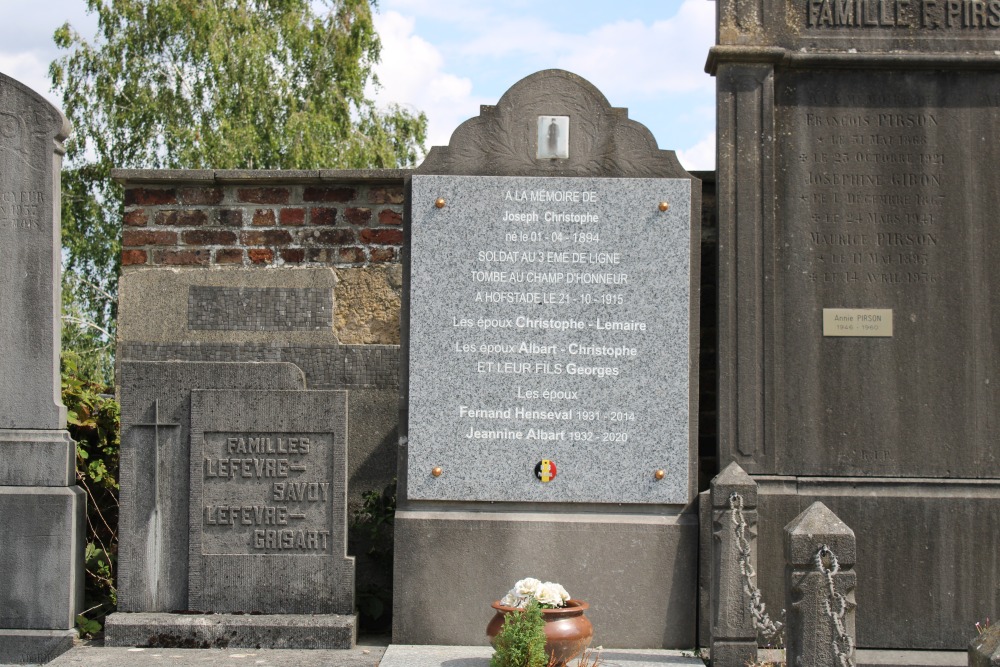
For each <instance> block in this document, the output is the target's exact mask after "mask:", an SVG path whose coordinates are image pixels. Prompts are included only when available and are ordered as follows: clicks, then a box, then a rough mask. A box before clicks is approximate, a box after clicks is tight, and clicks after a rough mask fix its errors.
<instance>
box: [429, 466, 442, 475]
mask: <svg viewBox="0 0 1000 667" xmlns="http://www.w3.org/2000/svg"><path fill="white" fill-rule="evenodd" d="M442 472H444V471H443V470H441V466H434V469H433V470H431V474H432V475H434V476H435V477H440V476H441V473H442Z"/></svg>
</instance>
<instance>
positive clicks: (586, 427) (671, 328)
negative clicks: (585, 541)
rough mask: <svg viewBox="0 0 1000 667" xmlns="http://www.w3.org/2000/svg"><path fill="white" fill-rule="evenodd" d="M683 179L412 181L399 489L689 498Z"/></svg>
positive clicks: (533, 496) (687, 232)
mask: <svg viewBox="0 0 1000 667" xmlns="http://www.w3.org/2000/svg"><path fill="white" fill-rule="evenodd" d="M690 198H691V192H690V180H688V179H666V178H664V179H651V178H650V179H603V178H540V177H533V178H528V177H524V178H519V177H475V176H422V175H415V176H414V177H413V181H412V228H411V247H412V260H411V266H412V268H411V289H410V367H409V371H410V413H409V477H408V497H409V498H411V499H438V500H479V501H503V500H507V501H532V502H535V501H561V502H567V501H571V502H598V503H661V504H684V503H687V502H688V499H689V492H690V490H689V482H690V479H691V477H690V476H691V474H692V473H691V470H690V465H691V464H690V456H689V431H688V429H689V403H688V401H689V384H688V380H689V377H688V374H689V367H690V365H689V361H690V360H689V350H690V345H689V342H690V341H689V338H688V336H689V325H690V315H689V312H690V309H689V296H690V282H691V276H690V250H691V248H690V238H691V227H690V224H691V221H690V210H691V199H690Z"/></svg>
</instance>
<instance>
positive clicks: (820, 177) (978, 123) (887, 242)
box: [707, 0, 1000, 650]
mask: <svg viewBox="0 0 1000 667" xmlns="http://www.w3.org/2000/svg"><path fill="white" fill-rule="evenodd" d="M717 6H718V45H717V46H716V47H715V48H713V49H712V52H711V54H710V56H709V59H708V65H707V69H708V71H709V72H711V73H712V74H713V75H714V76H715V77H716V81H717V89H718V133H719V144H718V145H719V155H718V187H719V225H720V241H719V247H720V265H721V273H720V278H719V294H720V307H719V331H720V345H719V359H720V362H719V363H720V369H719V377H720V387H719V417H720V426H719V437H720V443H719V449H720V463H722V464H723V465H724V464H725V463H726V462H728V461H736V462H738V463H739V464H740V465H741V466H742V467H743V468H745V469H746V470H747V471H748V472H749V473H750V474H751V475H752V476H753V478H754V479H755V480H756V481H757V483H758V484H759V497H758V507H757V509H758V512H759V517H760V523H759V538H758V545H759V546H760V553H759V557H758V562H759V564H760V568H759V572H760V582H761V586H762V589H763V591H764V599H765V600H766V601H771V606H772V607H774V606H775V605H776V604H777V603H776V602H774V601H776V600H780V599H781V596H782V593H781V577H782V573H781V562H782V559H781V544H782V540H781V530H782V527H783V526H784V525H785V524H786V523H788V522H789V521H790V520H791V519H792V518H793V517H795V516H796V515H797V514H798V513H800V512H801V511H802V510H804V509H805V508H806V507H808V506H809V505H810V504H812V503H813V502H814V501H821V502H823V503H824V504H825V505H827V506H828V507H829V508H830V509H831V510H833V511H834V512H835V513H836V514H837V515H838V516H839V517H841V518H842V519H843V521H844V522H845V523H846V524H847V525H849V526H851V527H852V528H853V529H854V531H855V533H856V535H857V550H858V553H857V563H858V568H857V570H858V586H857V591H858V592H857V605H858V610H857V633H858V634H857V643H858V646H859V647H862V648H886V649H890V648H893V649H962V650H964V649H965V647H966V646H967V643H968V639H969V633H970V628H972V627H973V624H974V623H975V622H976V620H978V619H980V618H985V617H986V616H988V615H991V614H993V615H995V614H996V607H995V605H996V600H997V590H998V589H1000V569H997V567H996V562H995V558H994V557H993V554H996V553H998V552H1000V450H998V445H997V436H996V434H997V431H998V427H1000V380H998V376H1000V296H998V295H1000V279H998V274H997V272H996V270H995V267H996V265H997V263H998V260H1000V227H998V226H997V224H996V212H997V210H998V209H1000V182H998V180H997V176H996V173H997V165H998V164H1000V143H998V142H997V141H996V138H995V136H994V135H995V134H996V127H997V126H998V124H1000V94H998V91H1000V56H998V54H1000V5H997V3H995V2H982V1H980V0H846V1H842V0H836V1H835V0H793V1H788V2H786V1H785V0H759V1H755V2H744V1H743V0H719V2H718V5H717ZM972 545H976V546H975V547H972ZM987 554H988V555H989V556H988V557H984V555H987Z"/></svg>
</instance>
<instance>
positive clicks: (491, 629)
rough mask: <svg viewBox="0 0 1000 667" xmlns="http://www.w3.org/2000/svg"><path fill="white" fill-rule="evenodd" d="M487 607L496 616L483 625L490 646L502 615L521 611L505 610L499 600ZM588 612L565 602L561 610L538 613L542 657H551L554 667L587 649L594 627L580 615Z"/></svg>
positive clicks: (573, 602) (578, 603)
mask: <svg viewBox="0 0 1000 667" xmlns="http://www.w3.org/2000/svg"><path fill="white" fill-rule="evenodd" d="M491 606H492V607H493V608H494V609H496V610H497V613H496V614H495V615H494V616H493V619H492V620H491V621H490V624H489V625H488V626H486V634H487V635H489V637H490V643H493V641H494V640H495V639H496V636H497V634H499V633H500V627H501V626H502V625H503V619H504V616H506V615H507V614H512V613H519V612H520V611H522V610H520V609H517V608H515V607H506V606H504V605H502V604H500V601H499V600H498V601H496V602H494V603H493V604H492V605H491ZM588 609H590V605H589V604H587V603H586V602H584V601H583V600H568V601H567V602H566V606H565V607H560V608H558V609H543V610H542V616H543V617H544V618H545V655H546V656H555V665H557V667H562V666H563V665H565V664H566V663H567V662H569V661H570V660H572V659H573V658H575V657H577V656H578V655H580V654H581V653H583V652H584V651H585V650H586V648H587V647H588V646H590V640H591V639H593V638H594V626H592V625H591V624H590V621H589V620H588V619H587V617H586V616H584V615H583V612H585V611H587V610H588Z"/></svg>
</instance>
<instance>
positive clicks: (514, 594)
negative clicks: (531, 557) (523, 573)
mask: <svg viewBox="0 0 1000 667" xmlns="http://www.w3.org/2000/svg"><path fill="white" fill-rule="evenodd" d="M532 600H537V601H538V604H539V606H541V607H542V609H557V608H559V607H565V606H566V602H567V600H569V593H567V592H566V589H565V588H563V587H562V586H560V585H559V584H556V583H553V582H551V581H546V582H541V581H539V580H538V579H532V578H531V577H528V578H527V579H521V580H520V581H518V582H517V583H516V584H514V587H513V588H512V589H510V590H509V591H507V595H505V596H503V597H502V598H501V599H500V604H502V605H503V606H505V607H514V608H515V609H524V608H525V607H527V606H528V603H529V602H531V601H532Z"/></svg>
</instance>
